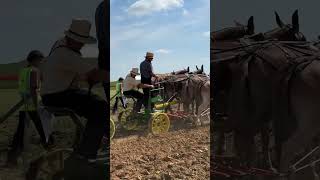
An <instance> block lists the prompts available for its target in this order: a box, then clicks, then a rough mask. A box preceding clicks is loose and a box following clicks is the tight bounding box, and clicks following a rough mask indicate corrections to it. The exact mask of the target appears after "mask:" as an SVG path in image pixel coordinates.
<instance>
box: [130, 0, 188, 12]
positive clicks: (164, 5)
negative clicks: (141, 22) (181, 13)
mask: <svg viewBox="0 0 320 180" xmlns="http://www.w3.org/2000/svg"><path fill="white" fill-rule="evenodd" d="M183 4H184V0H138V1H136V2H135V3H133V4H132V5H131V6H130V7H129V8H128V9H127V12H128V14H129V15H135V16H144V15H148V14H151V13H153V12H160V11H167V10H171V9H174V8H181V7H183Z"/></svg>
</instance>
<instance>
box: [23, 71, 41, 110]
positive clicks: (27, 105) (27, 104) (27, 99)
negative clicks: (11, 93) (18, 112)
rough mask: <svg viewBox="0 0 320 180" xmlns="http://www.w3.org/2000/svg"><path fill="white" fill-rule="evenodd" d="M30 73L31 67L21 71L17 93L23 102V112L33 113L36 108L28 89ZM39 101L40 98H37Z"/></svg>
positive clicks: (29, 86)
mask: <svg viewBox="0 0 320 180" xmlns="http://www.w3.org/2000/svg"><path fill="white" fill-rule="evenodd" d="M31 72H32V67H25V68H23V69H22V70H21V72H20V74H19V93H20V95H21V97H22V99H23V100H24V108H23V109H24V110H25V111H35V110H36V107H35V104H34V102H33V99H32V96H31V93H30V88H31V82H30V81H31ZM38 100H40V97H38Z"/></svg>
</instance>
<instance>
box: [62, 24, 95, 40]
mask: <svg viewBox="0 0 320 180" xmlns="http://www.w3.org/2000/svg"><path fill="white" fill-rule="evenodd" d="M90 30H91V23H90V22H89V21H88V20H85V19H73V20H72V23H71V25H70V28H69V29H68V30H65V31H64V34H65V35H66V36H67V37H69V38H71V39H73V40H75V41H78V42H81V43H84V44H95V43H96V42H97V39H96V38H94V37H92V36H90Z"/></svg>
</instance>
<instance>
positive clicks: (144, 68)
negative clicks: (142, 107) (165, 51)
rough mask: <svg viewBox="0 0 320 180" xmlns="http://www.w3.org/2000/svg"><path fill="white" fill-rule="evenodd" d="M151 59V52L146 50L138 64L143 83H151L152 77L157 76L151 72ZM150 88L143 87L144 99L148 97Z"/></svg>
mask: <svg viewBox="0 0 320 180" xmlns="http://www.w3.org/2000/svg"><path fill="white" fill-rule="evenodd" d="M152 61H153V53H152V52H147V53H146V56H145V60H144V61H143V62H141V64H140V71H141V83H143V84H150V85H151V84H152V77H154V78H156V79H157V78H158V76H157V75H155V74H154V73H153V67H152V63H151V62H152ZM149 93H150V88H143V94H144V98H145V99H146V101H147V100H148V99H149ZM151 109H153V104H151Z"/></svg>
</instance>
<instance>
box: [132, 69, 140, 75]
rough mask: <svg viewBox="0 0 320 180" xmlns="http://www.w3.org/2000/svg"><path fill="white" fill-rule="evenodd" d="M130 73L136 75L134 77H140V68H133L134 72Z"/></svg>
mask: <svg viewBox="0 0 320 180" xmlns="http://www.w3.org/2000/svg"><path fill="white" fill-rule="evenodd" d="M130 73H132V74H134V75H136V76H138V75H140V73H139V69H138V68H132V70H131V71H130Z"/></svg>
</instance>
